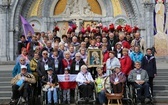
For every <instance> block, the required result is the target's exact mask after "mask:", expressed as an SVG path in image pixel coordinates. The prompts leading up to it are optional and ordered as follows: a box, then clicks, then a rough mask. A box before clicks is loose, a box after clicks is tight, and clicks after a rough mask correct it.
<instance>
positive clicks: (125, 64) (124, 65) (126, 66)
mask: <svg viewBox="0 0 168 105" xmlns="http://www.w3.org/2000/svg"><path fill="white" fill-rule="evenodd" d="M122 54H123V56H122V57H121V58H120V63H121V71H122V72H123V73H124V74H125V75H126V76H128V74H129V72H130V71H131V69H132V61H131V58H130V57H129V56H128V49H127V48H123V50H122Z"/></svg>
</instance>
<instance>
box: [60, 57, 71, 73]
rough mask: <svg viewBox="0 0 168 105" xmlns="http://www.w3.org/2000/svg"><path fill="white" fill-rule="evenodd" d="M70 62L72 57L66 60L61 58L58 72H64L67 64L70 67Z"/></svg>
mask: <svg viewBox="0 0 168 105" xmlns="http://www.w3.org/2000/svg"><path fill="white" fill-rule="evenodd" d="M68 63H69V64H68ZM71 64H72V59H69V61H68V62H67V61H66V59H62V70H60V74H64V70H65V68H67V67H68V66H69V67H71ZM69 69H71V68H69Z"/></svg>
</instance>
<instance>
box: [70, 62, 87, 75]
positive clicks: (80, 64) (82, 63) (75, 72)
mask: <svg viewBox="0 0 168 105" xmlns="http://www.w3.org/2000/svg"><path fill="white" fill-rule="evenodd" d="M82 65H85V62H84V61H83V59H80V61H79V70H78V71H76V70H75V66H76V60H75V59H74V60H73V62H72V64H71V69H70V74H78V73H79V72H80V70H81V66H82Z"/></svg>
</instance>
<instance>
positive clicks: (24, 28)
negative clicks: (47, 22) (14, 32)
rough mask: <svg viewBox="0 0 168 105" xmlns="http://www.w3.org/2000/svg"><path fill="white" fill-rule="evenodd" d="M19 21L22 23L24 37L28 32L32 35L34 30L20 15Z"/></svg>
mask: <svg viewBox="0 0 168 105" xmlns="http://www.w3.org/2000/svg"><path fill="white" fill-rule="evenodd" d="M20 19H21V22H22V27H23V30H24V35H25V36H27V35H28V32H29V31H31V33H32V34H34V30H33V28H32V26H31V25H30V24H29V22H28V21H27V20H26V19H25V18H23V17H22V16H21V15H20Z"/></svg>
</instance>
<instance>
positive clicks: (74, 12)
mask: <svg viewBox="0 0 168 105" xmlns="http://www.w3.org/2000/svg"><path fill="white" fill-rule="evenodd" d="M61 15H62V16H68V17H69V16H71V17H74V16H87V17H88V16H101V15H98V14H95V13H93V12H92V11H91V7H90V5H89V3H88V2H87V0H68V2H67V5H66V8H65V10H64V12H63V13H62V14H61Z"/></svg>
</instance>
